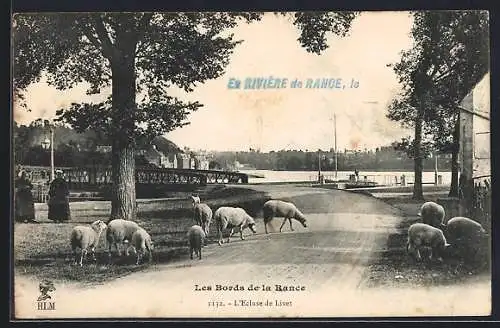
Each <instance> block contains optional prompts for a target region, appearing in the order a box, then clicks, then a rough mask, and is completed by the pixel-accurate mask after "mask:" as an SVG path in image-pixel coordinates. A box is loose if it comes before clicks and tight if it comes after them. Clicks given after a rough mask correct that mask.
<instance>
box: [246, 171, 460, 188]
mask: <svg viewBox="0 0 500 328" xmlns="http://www.w3.org/2000/svg"><path fill="white" fill-rule="evenodd" d="M240 172H242V173H248V174H257V175H262V176H264V177H263V178H254V177H249V178H248V182H249V183H268V182H299V181H300V182H302V181H310V182H316V181H318V172H317V171H316V172H315V171H269V170H241V171H240ZM321 174H323V175H324V176H325V179H334V178H335V172H332V171H322V172H321ZM351 174H354V172H353V171H338V172H337V179H349V175H351ZM402 175H404V176H405V180H406V183H412V182H413V180H414V173H413V172H373V171H366V172H364V171H360V172H359V179H360V180H364V179H365V177H366V179H367V180H368V181H374V182H377V183H378V184H381V185H391V184H394V183H395V182H396V179H397V182H400V179H401V176H402ZM434 175H435V174H434V171H429V172H423V174H422V181H423V183H429V184H431V183H434ZM438 176H441V183H442V184H450V183H451V172H438Z"/></svg>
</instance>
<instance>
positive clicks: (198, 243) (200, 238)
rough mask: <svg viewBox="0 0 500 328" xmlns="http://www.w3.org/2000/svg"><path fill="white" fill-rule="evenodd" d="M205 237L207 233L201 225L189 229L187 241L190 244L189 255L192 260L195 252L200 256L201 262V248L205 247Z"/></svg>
mask: <svg viewBox="0 0 500 328" xmlns="http://www.w3.org/2000/svg"><path fill="white" fill-rule="evenodd" d="M205 237H206V235H205V231H204V230H203V228H202V227H200V226H199V225H194V226H192V227H191V228H189V230H188V232H187V239H188V243H189V254H190V257H191V260H192V259H193V252H194V253H195V254H196V255H197V256H198V259H200V260H201V248H202V246H203V243H204V240H205Z"/></svg>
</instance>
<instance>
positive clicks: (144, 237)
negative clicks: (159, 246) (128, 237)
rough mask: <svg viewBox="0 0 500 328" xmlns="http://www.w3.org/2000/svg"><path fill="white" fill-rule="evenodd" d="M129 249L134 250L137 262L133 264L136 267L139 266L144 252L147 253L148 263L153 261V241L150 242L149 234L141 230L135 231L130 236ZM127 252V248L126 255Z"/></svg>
mask: <svg viewBox="0 0 500 328" xmlns="http://www.w3.org/2000/svg"><path fill="white" fill-rule="evenodd" d="M130 247H133V248H134V249H135V253H136V255H137V261H136V262H135V264H136V265H139V263H140V262H141V260H142V259H143V258H144V254H146V252H147V253H148V259H149V262H151V261H152V260H153V249H154V245H153V241H152V240H151V236H150V235H149V233H148V232H147V231H146V230H144V229H143V228H139V229H137V230H136V231H135V232H134V233H133V234H132V241H131V245H130ZM128 250H129V248H127V250H126V255H128Z"/></svg>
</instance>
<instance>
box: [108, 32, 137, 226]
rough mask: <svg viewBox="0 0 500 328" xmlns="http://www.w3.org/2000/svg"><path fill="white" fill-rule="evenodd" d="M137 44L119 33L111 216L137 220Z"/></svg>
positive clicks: (115, 60) (114, 63) (113, 65)
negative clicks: (135, 56) (135, 137)
mask: <svg viewBox="0 0 500 328" xmlns="http://www.w3.org/2000/svg"><path fill="white" fill-rule="evenodd" d="M134 54H135V44H133V43H131V42H130V41H128V40H127V36H126V35H125V33H124V32H122V34H118V33H117V35H116V41H115V51H114V53H113V59H112V62H111V69H112V74H113V77H112V101H113V115H112V117H113V145H112V146H113V149H112V156H113V157H112V170H113V197H112V201H111V218H112V219H113V218H121V219H126V220H134V219H135V218H136V216H137V204H136V190H135V139H134V129H135V117H134V115H135V109H136V103H135V91H136V88H135V78H136V76H135V62H134V61H135V58H134Z"/></svg>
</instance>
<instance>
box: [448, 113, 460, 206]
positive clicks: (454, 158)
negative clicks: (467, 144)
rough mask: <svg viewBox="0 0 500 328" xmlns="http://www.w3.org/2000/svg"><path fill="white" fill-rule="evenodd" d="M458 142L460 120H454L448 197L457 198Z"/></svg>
mask: <svg viewBox="0 0 500 328" xmlns="http://www.w3.org/2000/svg"><path fill="white" fill-rule="evenodd" d="M459 142H460V120H459V118H457V119H456V122H455V128H454V130H453V147H452V153H451V186H450V193H449V194H448V197H458V151H459V148H460V147H459Z"/></svg>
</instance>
